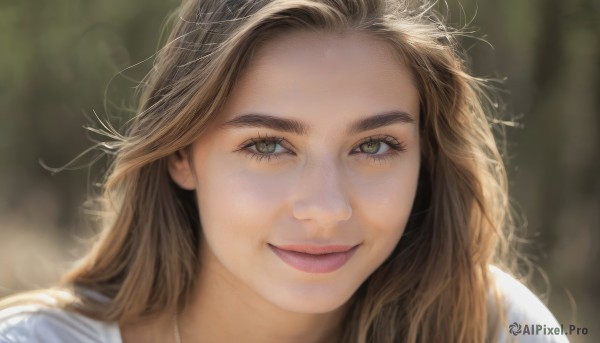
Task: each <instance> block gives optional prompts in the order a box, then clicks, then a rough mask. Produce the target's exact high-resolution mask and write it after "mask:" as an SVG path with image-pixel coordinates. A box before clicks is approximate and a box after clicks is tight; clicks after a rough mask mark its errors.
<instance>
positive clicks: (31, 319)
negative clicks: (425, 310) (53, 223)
mask: <svg viewBox="0 0 600 343" xmlns="http://www.w3.org/2000/svg"><path fill="white" fill-rule="evenodd" d="M490 270H491V271H492V273H493V275H495V277H496V280H497V282H498V285H499V289H500V291H501V292H502V294H503V297H504V302H505V306H506V319H507V321H508V323H517V324H518V325H522V326H523V325H527V324H529V325H531V324H540V325H546V326H547V327H558V326H559V324H558V323H557V321H556V319H555V318H554V316H553V315H552V313H550V311H549V310H548V308H547V307H546V306H545V305H544V304H543V303H542V302H541V301H540V299H539V298H538V297H536V296H535V295H534V294H533V293H532V292H531V291H530V290H529V289H528V288H527V287H525V286H524V285H523V284H521V283H520V282H518V281H517V280H515V279H514V278H513V277H512V276H510V275H508V274H506V273H504V272H502V271H501V270H499V269H498V268H496V267H493V266H491V267H490ZM521 330H523V328H521ZM25 342H27V343H123V341H122V338H121V332H120V329H119V326H118V324H117V323H107V322H102V321H97V320H94V319H90V318H87V317H85V316H82V315H79V314H76V313H72V312H67V311H64V310H61V309H59V308H49V307H42V306H40V305H23V306H15V307H11V308H8V309H4V310H1V311H0V343H25ZM497 342H519V343H568V340H567V338H566V336H564V335H544V334H538V335H523V334H518V335H513V334H511V333H509V328H508V327H500V330H499V334H498V336H497Z"/></svg>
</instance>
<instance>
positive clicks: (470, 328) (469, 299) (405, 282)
mask: <svg viewBox="0 0 600 343" xmlns="http://www.w3.org/2000/svg"><path fill="white" fill-rule="evenodd" d="M433 7H434V6H433V5H432V4H429V3H428V2H426V1H402V0H397V1H392V0H355V1H344V0H194V1H185V2H184V3H183V4H182V6H181V8H180V10H179V13H178V14H179V15H178V17H176V18H175V20H174V23H173V24H172V31H171V34H170V37H169V39H168V43H167V44H166V45H165V46H164V48H162V49H161V50H160V51H159V53H158V55H157V57H156V60H155V63H154V66H153V68H152V70H151V71H150V73H149V74H148V75H147V77H146V78H145V79H144V81H143V82H142V85H141V86H142V87H143V92H142V94H141V97H140V105H139V110H138V111H137V114H136V116H135V117H134V119H133V120H132V121H131V123H130V124H129V126H128V127H127V130H126V132H125V133H124V134H119V133H117V132H108V134H109V135H111V136H112V137H114V138H115V141H114V142H110V143H107V144H112V146H113V147H115V148H116V151H115V157H114V160H113V162H112V167H111V169H110V171H109V172H108V174H107V176H106V179H105V183H104V187H103V193H102V199H101V200H103V208H102V210H103V212H104V213H105V215H104V222H103V225H104V227H103V229H102V231H101V233H100V235H99V237H98V239H97V241H96V243H95V245H94V246H93V248H92V249H91V251H90V252H89V253H88V254H87V255H86V256H85V257H84V258H83V259H82V260H81V261H80V263H79V264H78V265H77V266H76V267H75V268H73V269H72V270H70V271H69V272H68V273H67V274H66V275H65V276H64V278H63V285H64V286H65V287H70V288H69V289H72V292H73V294H74V296H75V300H73V301H71V302H69V304H68V305H65V306H67V307H68V308H70V309H73V310H75V311H78V312H81V313H84V314H86V315H88V316H91V317H94V318H98V319H101V320H105V321H119V322H135V321H139V320H144V319H145V318H150V317H152V316H155V315H158V314H161V313H167V312H169V311H173V312H174V311H176V309H177V308H181V307H182V306H183V305H184V304H185V303H187V301H188V299H189V297H190V294H191V290H192V289H193V286H194V282H195V278H196V275H197V272H198V271H197V265H198V256H199V251H198V248H199V237H200V234H199V230H201V228H200V220H199V215H200V214H199V213H198V209H197V206H196V203H195V200H194V199H195V197H194V193H193V192H192V191H185V190H182V189H180V188H178V187H177V186H176V185H175V184H174V183H173V182H172V181H171V179H170V177H169V174H168V171H167V163H166V158H167V157H168V156H169V155H171V154H173V153H174V152H176V151H178V150H180V149H185V148H186V147H189V146H190V144H191V143H192V142H193V141H194V140H196V139H197V138H198V137H199V135H202V133H203V131H204V130H205V128H206V127H207V124H208V123H210V122H211V120H213V119H214V117H215V116H216V113H217V112H218V110H219V108H220V106H221V105H222V104H223V103H224V102H225V101H226V98H227V96H228V94H229V93H230V91H231V90H232V87H234V85H235V82H236V79H237V77H238V76H239V75H240V72H241V71H242V70H243V69H244V68H245V67H246V65H247V64H248V62H249V61H250V60H251V58H252V55H253V52H254V51H255V50H256V49H258V48H259V47H260V46H261V44H262V43H264V42H267V41H269V40H270V39H272V38H273V37H275V36H278V35H282V34H285V33H286V32H290V31H294V30H311V31H316V32H323V33H341V34H343V33H351V32H363V33H367V34H370V35H371V36H372V37H373V39H377V40H379V41H381V42H384V43H385V44H387V45H388V46H389V47H390V48H391V49H393V51H394V52H395V53H396V55H397V56H398V58H400V59H401V60H402V61H403V62H404V63H405V64H406V65H407V66H408V67H409V68H410V70H411V72H412V76H413V78H414V80H415V83H416V85H417V88H418V91H419V96H420V109H421V113H420V116H421V118H422V120H421V121H420V127H419V130H420V135H421V139H422V141H421V142H422V143H421V147H422V151H421V154H422V162H421V169H420V176H419V184H418V189H417V196H416V199H415V204H414V206H413V210H412V213H411V216H410V219H409V222H408V224H407V227H406V229H405V233H404V235H403V237H402V238H401V240H400V242H399V244H398V245H397V247H396V248H395V250H394V251H393V253H392V254H391V255H390V257H389V258H388V259H387V260H386V261H385V262H384V263H383V264H382V265H381V266H380V267H379V268H378V269H377V270H376V271H375V272H374V273H373V274H372V275H371V276H370V277H369V278H368V279H367V280H366V281H365V282H364V283H363V284H362V285H361V287H360V288H359V289H358V290H357V292H356V293H355V294H354V295H353V296H352V298H351V299H350V302H351V306H350V307H349V308H350V309H349V311H348V313H347V314H346V318H345V320H344V321H343V325H344V328H343V330H342V331H341V332H343V337H342V338H341V342H347V343H350V342H359V343H367V342H377V343H391V342H398V341H404V342H410V343H414V342H450V341H452V342H482V341H485V340H490V339H491V338H492V337H494V335H495V332H496V330H497V325H494V323H497V321H494V320H492V318H495V317H493V316H494V315H493V312H494V308H500V306H499V305H500V297H499V294H498V293H497V292H495V291H494V282H493V278H492V276H491V274H490V272H489V270H488V266H489V265H490V264H496V265H498V264H500V265H504V266H506V265H507V261H508V259H507V258H508V254H507V252H508V249H507V247H508V246H509V245H508V243H509V237H510V233H511V230H512V222H511V217H510V211H509V203H508V196H507V182H506V174H505V169H504V166H503V163H502V158H501V155H500V153H499V151H498V148H497V145H496V143H495V140H494V136H493V132H492V130H491V126H492V125H493V123H494V122H493V117H492V111H493V109H492V108H491V106H490V105H489V104H488V103H487V101H488V100H487V98H486V96H485V92H484V91H483V88H484V87H485V84H484V81H482V80H480V79H477V78H475V77H473V76H471V75H470V74H469V73H468V71H467V68H466V67H465V63H464V60H465V58H464V56H463V55H462V53H461V50H460V49H459V46H458V43H457V34H458V33H459V32H458V31H453V30H452V29H450V28H448V27H447V26H446V25H445V24H444V22H443V20H442V19H440V18H441V16H439V15H437V14H436V12H435V11H433V10H432V8H433ZM79 290H92V291H95V292H96V293H100V294H102V295H104V296H106V297H108V298H109V299H111V301H109V302H103V301H99V300H98V299H97V297H94V296H90V293H89V292H82V291H79ZM490 299H491V300H490ZM490 301H491V303H492V305H490ZM494 301H495V305H496V306H495V305H493V304H494Z"/></svg>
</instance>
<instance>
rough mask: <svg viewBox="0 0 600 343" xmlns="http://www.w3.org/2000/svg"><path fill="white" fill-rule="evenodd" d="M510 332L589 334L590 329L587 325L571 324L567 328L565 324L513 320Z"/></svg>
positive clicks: (523, 333)
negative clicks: (530, 322) (551, 324)
mask: <svg viewBox="0 0 600 343" xmlns="http://www.w3.org/2000/svg"><path fill="white" fill-rule="evenodd" d="M508 332H510V334H511V335H513V336H517V335H544V336H552V335H555V336H558V335H587V334H588V329H587V328H586V327H578V326H577V325H573V324H569V326H568V328H567V329H566V330H565V326H564V325H563V324H560V326H547V325H545V324H543V325H542V324H523V325H521V324H520V323H517V322H513V323H512V324H510V325H509V326H508Z"/></svg>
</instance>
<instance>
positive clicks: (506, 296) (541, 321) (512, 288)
mask: <svg viewBox="0 0 600 343" xmlns="http://www.w3.org/2000/svg"><path fill="white" fill-rule="evenodd" d="M489 270H490V273H491V275H492V276H493V277H494V279H495V281H496V285H497V288H498V290H499V292H500V295H501V297H502V302H503V306H504V309H503V310H504V315H505V317H506V322H507V323H502V324H500V327H499V332H498V335H497V342H519V343H566V342H569V341H568V339H567V338H566V336H565V335H563V334H558V335H556V334H554V333H550V332H549V330H550V328H552V329H554V328H560V324H559V323H558V321H557V320H556V318H555V317H554V315H553V314H552V312H550V310H549V309H548V307H546V305H544V303H543V302H542V301H541V300H540V299H539V298H538V297H537V296H536V295H535V294H533V292H532V291H531V290H529V288H527V287H526V286H525V285H523V284H522V283H521V282H519V281H518V280H516V279H515V278H514V277H512V276H511V275H510V274H508V273H505V272H504V271H502V270H500V269H499V268H498V267H496V266H490V268H489ZM537 328H539V329H537ZM544 328H546V329H547V330H545V329H544ZM532 329H533V330H532ZM553 331H554V330H553Z"/></svg>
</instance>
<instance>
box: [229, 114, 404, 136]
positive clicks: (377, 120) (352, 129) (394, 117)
mask: <svg viewBox="0 0 600 343" xmlns="http://www.w3.org/2000/svg"><path fill="white" fill-rule="evenodd" d="M414 122H415V119H414V118H413V116H412V115H410V114H408V113H406V112H402V111H388V112H383V113H379V114H376V115H373V116H370V117H367V118H363V119H359V120H357V121H355V122H353V123H351V124H350V125H349V126H348V129H347V133H348V134H357V133H360V132H362V131H368V130H374V129H377V128H380V127H384V126H388V125H392V124H396V123H401V124H413V123H414ZM222 127H224V128H227V127H233V128H240V127H263V128H268V129H273V130H276V131H282V132H290V133H295V134H297V135H306V134H307V133H308V131H309V127H308V125H306V124H304V123H302V122H300V121H298V120H295V119H287V118H279V117H276V116H272V115H268V114H261V113H250V114H243V115H240V116H237V117H235V118H233V119H231V120H229V121H227V122H225V123H223V125H222Z"/></svg>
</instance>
